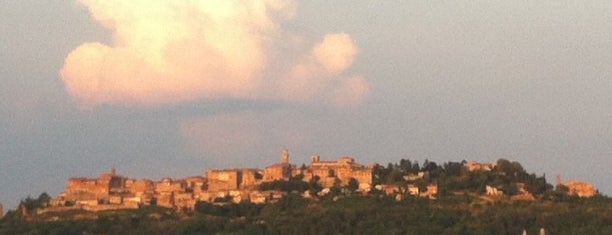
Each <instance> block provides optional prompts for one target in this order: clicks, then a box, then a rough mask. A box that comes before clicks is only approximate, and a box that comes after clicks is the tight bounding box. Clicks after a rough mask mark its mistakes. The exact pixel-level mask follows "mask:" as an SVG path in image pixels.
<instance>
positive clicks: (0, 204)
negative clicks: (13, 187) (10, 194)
mask: <svg viewBox="0 0 612 235" xmlns="http://www.w3.org/2000/svg"><path fill="white" fill-rule="evenodd" d="M3 216H4V208H3V207H2V203H0V218H2V217H3Z"/></svg>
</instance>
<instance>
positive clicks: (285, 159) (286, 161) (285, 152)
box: [282, 149, 289, 164]
mask: <svg viewBox="0 0 612 235" xmlns="http://www.w3.org/2000/svg"><path fill="white" fill-rule="evenodd" d="M282 163H283V164H289V150H287V149H284V150H283V161H282Z"/></svg>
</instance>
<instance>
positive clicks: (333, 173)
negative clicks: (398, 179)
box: [300, 155, 374, 189]
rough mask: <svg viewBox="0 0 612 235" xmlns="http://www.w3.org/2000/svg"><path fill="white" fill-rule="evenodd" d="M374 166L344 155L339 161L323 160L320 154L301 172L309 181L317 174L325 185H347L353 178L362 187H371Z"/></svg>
mask: <svg viewBox="0 0 612 235" xmlns="http://www.w3.org/2000/svg"><path fill="white" fill-rule="evenodd" d="M373 170H374V168H373V167H372V166H364V165H361V164H359V163H356V162H355V159H353V158H351V157H342V158H340V160H337V161H321V158H320V157H319V156H318V155H315V156H313V157H312V162H311V163H310V166H309V167H308V168H307V169H304V170H302V171H301V172H300V173H301V174H303V175H304V180H305V181H309V180H310V179H312V178H314V177H315V176H316V177H318V178H319V182H320V183H321V185H323V187H331V186H333V185H334V184H340V185H347V184H348V183H349V181H350V179H351V178H354V179H355V180H357V182H358V183H359V188H360V189H369V188H370V187H371V185H372V172H373Z"/></svg>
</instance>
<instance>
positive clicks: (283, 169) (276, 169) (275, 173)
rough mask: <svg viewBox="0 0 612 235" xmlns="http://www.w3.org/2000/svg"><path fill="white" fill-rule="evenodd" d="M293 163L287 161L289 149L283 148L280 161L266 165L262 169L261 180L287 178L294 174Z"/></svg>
mask: <svg viewBox="0 0 612 235" xmlns="http://www.w3.org/2000/svg"><path fill="white" fill-rule="evenodd" d="M294 172H295V165H291V164H290V163H289V151H288V150H286V149H285V150H283V154H282V161H281V162H280V163H277V164H274V165H271V166H268V167H266V169H265V170H264V175H263V181H264V182H269V181H274V180H289V178H291V176H294V175H293V174H294Z"/></svg>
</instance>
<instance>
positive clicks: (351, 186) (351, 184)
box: [346, 177, 359, 192]
mask: <svg viewBox="0 0 612 235" xmlns="http://www.w3.org/2000/svg"><path fill="white" fill-rule="evenodd" d="M346 188H347V189H348V190H349V191H351V192H355V191H357V189H359V181H357V179H355V178H353V177H351V178H350V179H349V181H348V185H347V186H346Z"/></svg>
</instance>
